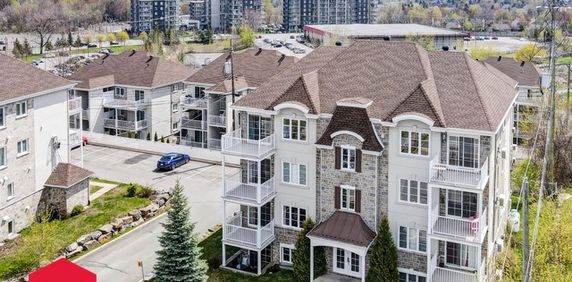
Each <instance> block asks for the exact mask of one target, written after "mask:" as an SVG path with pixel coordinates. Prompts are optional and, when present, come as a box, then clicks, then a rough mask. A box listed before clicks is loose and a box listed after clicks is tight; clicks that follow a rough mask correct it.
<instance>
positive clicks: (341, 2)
mask: <svg viewBox="0 0 572 282" xmlns="http://www.w3.org/2000/svg"><path fill="white" fill-rule="evenodd" d="M378 2H379V1H376V0H353V1H350V0H332V1H324V0H284V5H283V8H282V14H283V15H282V16H283V24H282V26H283V28H284V29H285V30H302V28H303V27H304V26H305V25H307V24H353V23H363V24H366V23H373V22H375V14H374V13H375V11H376V10H377V7H378V6H379V3H378Z"/></svg>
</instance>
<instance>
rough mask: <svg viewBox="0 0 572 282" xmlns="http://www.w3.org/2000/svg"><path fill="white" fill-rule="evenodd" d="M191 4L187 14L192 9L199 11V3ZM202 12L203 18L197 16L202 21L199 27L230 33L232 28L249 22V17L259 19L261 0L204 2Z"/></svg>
mask: <svg viewBox="0 0 572 282" xmlns="http://www.w3.org/2000/svg"><path fill="white" fill-rule="evenodd" d="M196 1H200V0H196ZM193 2H194V1H193ZM193 2H191V4H189V5H192V6H193V7H192V8H191V6H189V8H190V9H189V10H190V11H189V13H191V10H193V9H194V10H195V11H196V10H199V9H201V8H200V6H201V4H200V3H193ZM203 11H204V12H203V15H204V17H198V16H197V18H201V19H202V21H201V27H203V28H210V29H212V30H219V31H230V29H231V28H232V27H233V26H234V27H238V26H239V25H241V24H242V23H243V22H245V21H249V19H248V18H249V17H261V16H262V0H205V1H204V8H203ZM193 13H195V12H194V11H193ZM195 15H196V14H195ZM191 17H193V15H191Z"/></svg>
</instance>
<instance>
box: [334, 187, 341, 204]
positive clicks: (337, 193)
mask: <svg viewBox="0 0 572 282" xmlns="http://www.w3.org/2000/svg"><path fill="white" fill-rule="evenodd" d="M334 208H335V209H340V186H336V187H335V188H334Z"/></svg>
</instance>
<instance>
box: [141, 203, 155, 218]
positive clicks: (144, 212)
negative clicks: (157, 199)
mask: <svg viewBox="0 0 572 282" xmlns="http://www.w3.org/2000/svg"><path fill="white" fill-rule="evenodd" d="M157 210H159V205H157V204H155V203H153V204H150V205H148V206H146V207H144V208H142V209H141V210H140V211H141V215H142V216H143V217H144V218H149V216H147V215H148V214H150V213H153V214H154V213H155V212H156V211H157Z"/></svg>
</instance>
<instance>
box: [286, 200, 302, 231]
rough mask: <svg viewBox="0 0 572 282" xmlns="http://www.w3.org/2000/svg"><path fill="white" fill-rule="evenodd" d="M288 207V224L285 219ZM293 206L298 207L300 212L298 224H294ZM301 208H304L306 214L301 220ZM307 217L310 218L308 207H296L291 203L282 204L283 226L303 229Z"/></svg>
mask: <svg viewBox="0 0 572 282" xmlns="http://www.w3.org/2000/svg"><path fill="white" fill-rule="evenodd" d="M286 208H288V211H289V217H288V221H289V223H288V224H286V223H285V221H286V216H285V210H286ZM292 208H296V209H297V210H298V213H297V214H296V217H297V222H298V226H294V225H292V214H293V213H292ZM300 210H304V214H305V217H304V220H300ZM306 219H308V210H307V209H306V208H300V207H295V206H290V205H282V226H284V227H288V228H292V229H296V230H301V229H302V225H304V221H306Z"/></svg>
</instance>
